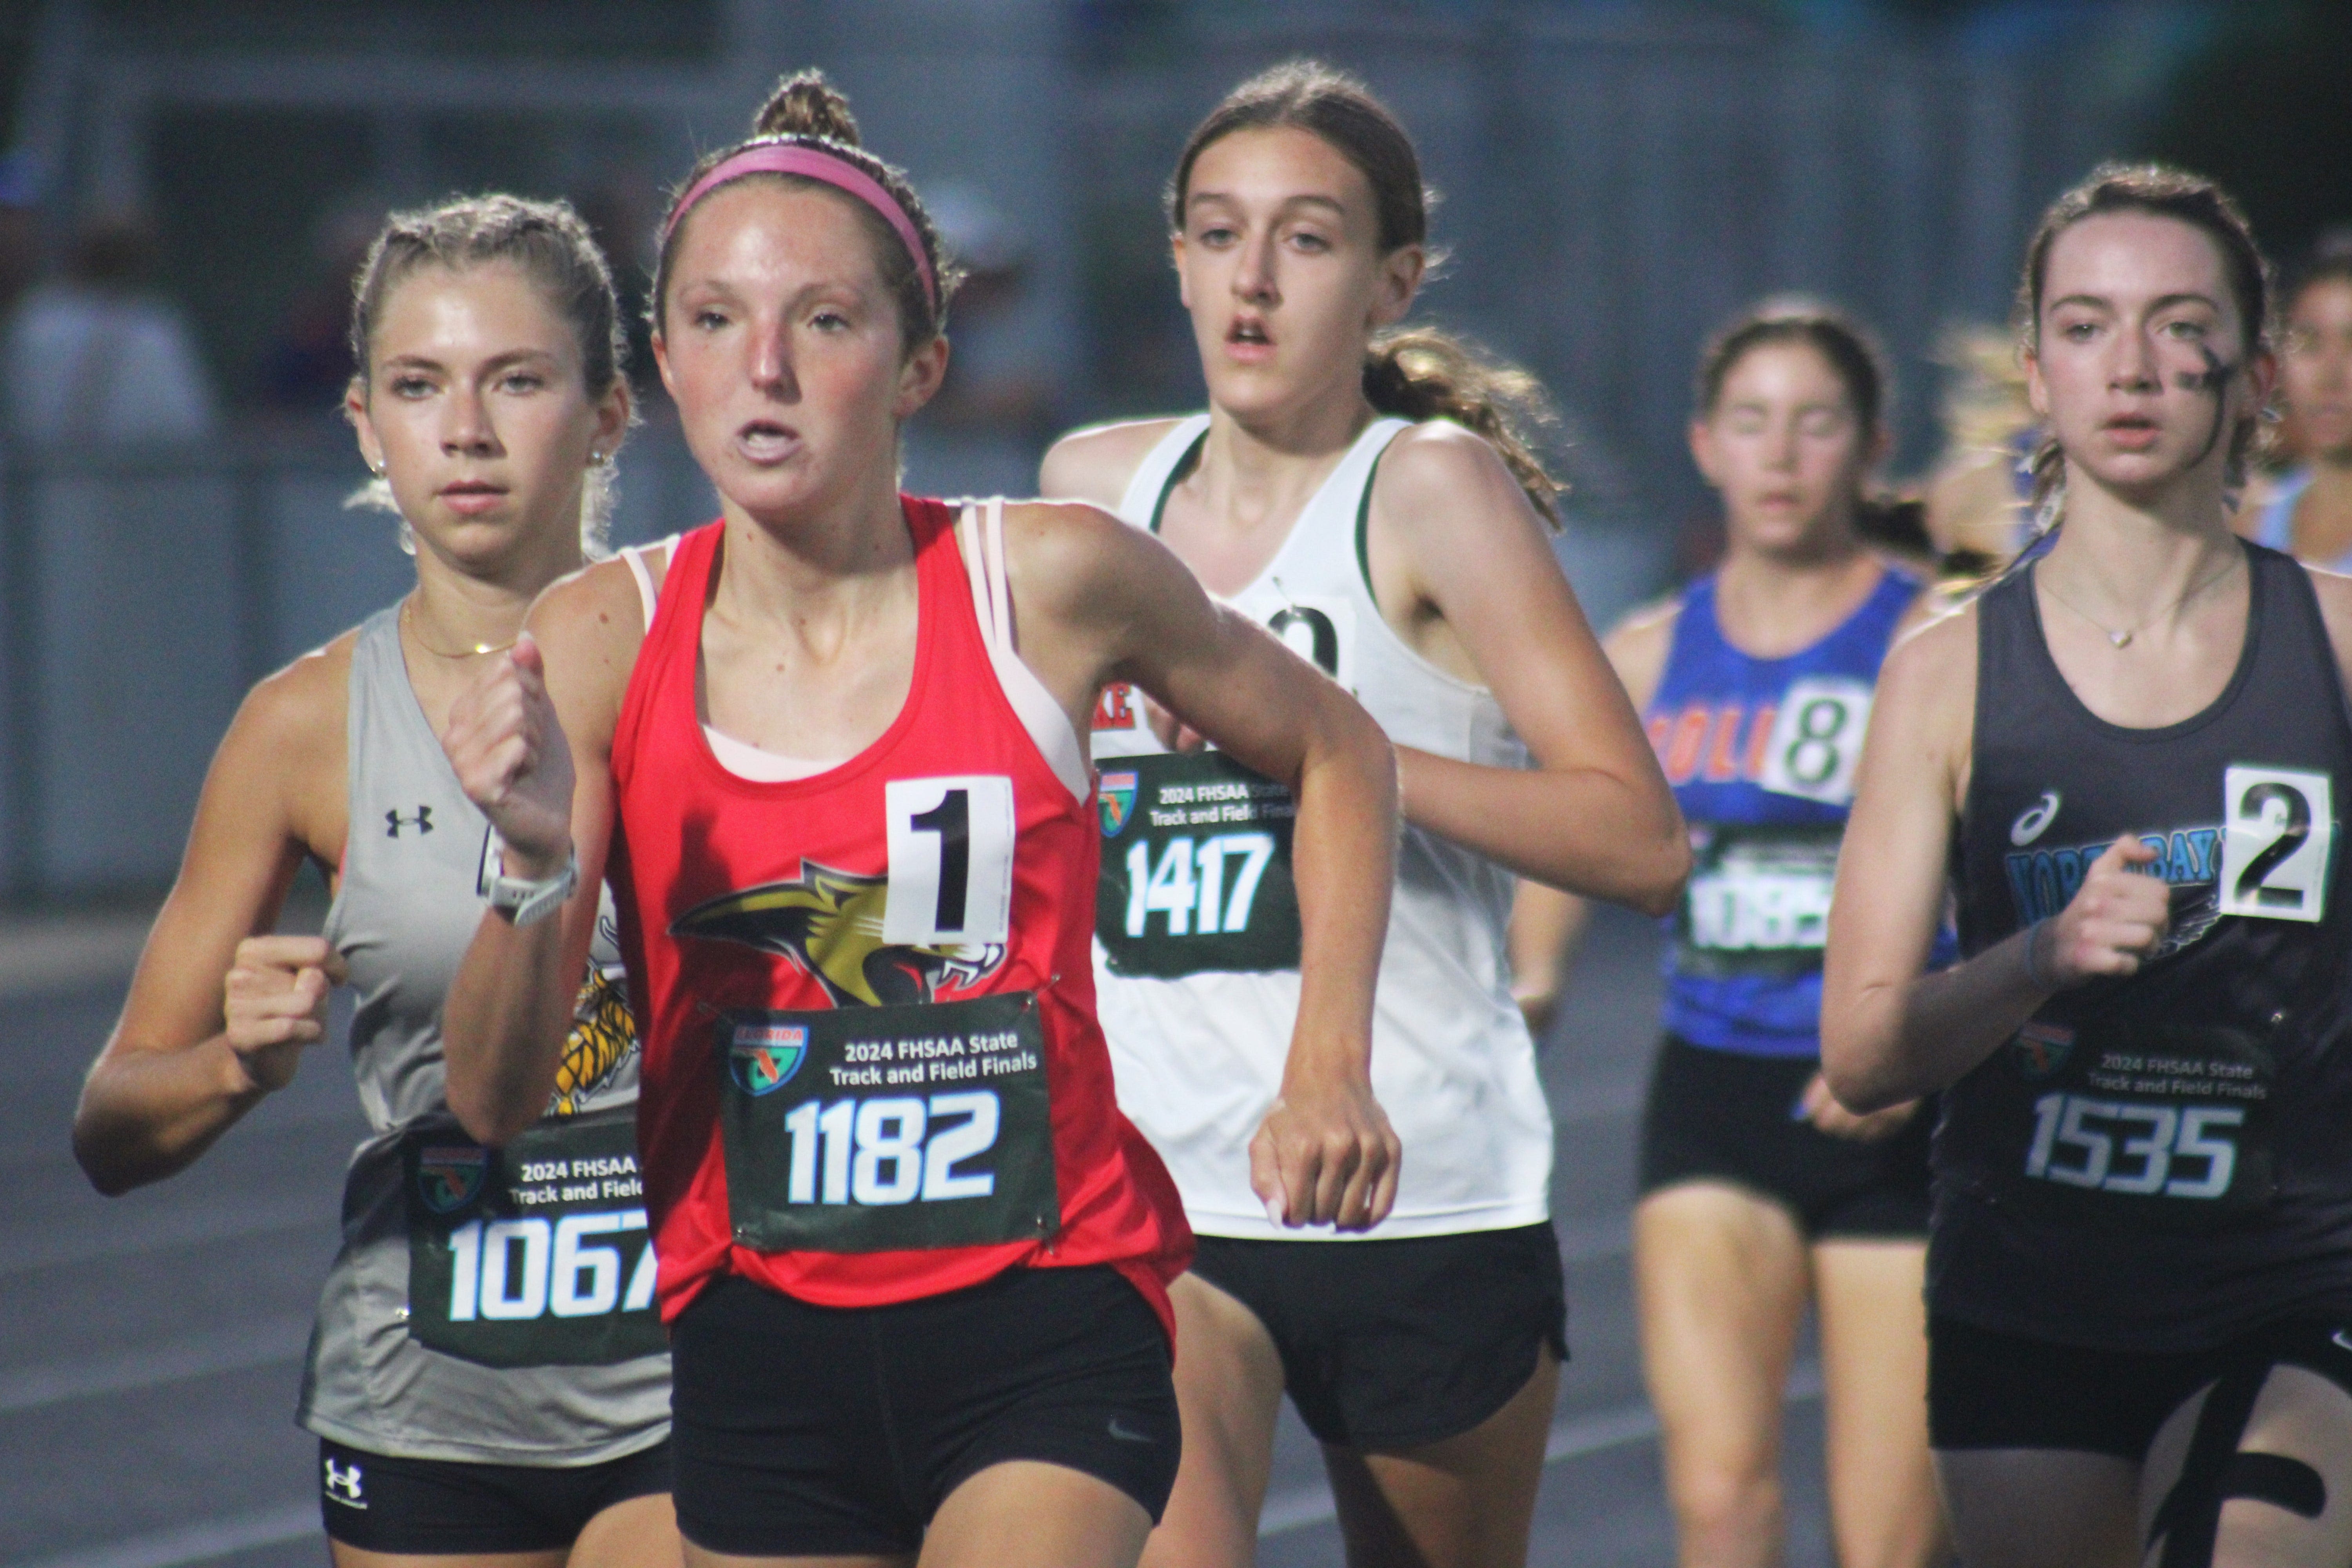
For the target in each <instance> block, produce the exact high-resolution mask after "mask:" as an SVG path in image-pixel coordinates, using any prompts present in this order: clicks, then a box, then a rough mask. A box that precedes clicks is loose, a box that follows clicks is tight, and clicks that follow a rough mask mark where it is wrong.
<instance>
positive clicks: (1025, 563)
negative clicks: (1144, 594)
mask: <svg viewBox="0 0 2352 1568" xmlns="http://www.w3.org/2000/svg"><path fill="white" fill-rule="evenodd" d="M1145 545H1154V546H1156V545H1157V541H1155V540H1153V539H1152V538H1151V536H1150V535H1149V534H1147V533H1144V532H1143V531H1141V530H1139V529H1134V528H1130V527H1129V526H1128V525H1127V524H1126V523H1124V522H1121V521H1119V520H1118V518H1116V517H1113V516H1112V515H1111V514H1110V513H1109V512H1108V511H1105V510H1103V509H1102V508H1100V507H1097V506H1089V505H1087V504H1085V503H1084V502H1080V501H1045V500H1041V501H1021V502H1017V503H1015V504H1013V505H1011V506H1008V507H1006V508H1005V509H1004V555H1005V568H1006V571H1007V572H1008V574H1010V576H1011V578H1012V580H1013V584H1014V586H1015V587H1016V588H1017V589H1018V590H1019V592H1020V595H1021V597H1022V599H1023V600H1024V601H1026V602H1027V603H1028V604H1030V605H1035V606H1037V607H1040V608H1044V609H1045V610H1047V611H1048V613H1051V614H1054V615H1055V616H1072V617H1074V618H1086V615H1087V611H1088V610H1089V609H1092V608H1100V609H1105V610H1108V608H1109V607H1110V606H1109V605H1108V604H1107V603H1105V600H1106V597H1107V596H1108V595H1116V592H1117V589H1118V584H1119V583H1120V581H1121V580H1122V578H1123V577H1124V576H1125V575H1126V573H1127V569H1128V568H1129V566H1130V565H1131V563H1132V561H1131V558H1132V555H1133V553H1134V552H1136V551H1137V550H1138V549H1139V548H1140V547H1142V546H1145Z"/></svg>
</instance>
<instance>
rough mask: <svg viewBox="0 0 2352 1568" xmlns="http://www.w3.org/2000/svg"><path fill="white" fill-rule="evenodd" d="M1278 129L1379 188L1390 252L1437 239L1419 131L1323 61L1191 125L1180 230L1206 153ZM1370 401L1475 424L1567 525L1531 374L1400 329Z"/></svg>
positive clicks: (1270, 80) (1384, 348) (1382, 344)
mask: <svg viewBox="0 0 2352 1568" xmlns="http://www.w3.org/2000/svg"><path fill="white" fill-rule="evenodd" d="M1274 126H1287V127H1289V128H1291V129H1293V130H1298V131H1304V132H1307V133H1308V134H1309V135H1312V136H1315V137H1317V138H1318V139H1319V140H1321V141H1322V142H1326V143H1328V145H1329V146H1330V147H1331V149H1332V150H1333V151H1334V152H1336V153H1339V155H1340V156H1341V157H1343V158H1345V159H1347V160H1348V162H1349V163H1352V164H1354V165H1355V166H1356V169H1357V172H1358V173H1360V174H1362V175H1363V176H1364V180H1365V183H1366V184H1370V186H1371V188H1372V204H1373V207H1374V210H1375V212H1376V214H1377V216H1378V218H1379V221H1380V241H1379V243H1380V247H1381V250H1382V251H1384V252H1386V251H1392V250H1395V249H1397V248H1398V247H1401V246H1406V245H1423V246H1425V245H1426V244H1427V243H1428V240H1429V207H1430V203H1431V202H1432V201H1433V199H1434V198H1433V197H1432V195H1430V192H1429V189H1428V187H1426V186H1425V185H1423V184H1422V183H1421V158H1420V155H1419V154H1418V153H1415V152H1414V151H1413V145H1412V138H1411V137H1410V136H1407V135H1406V134H1405V132H1404V127H1403V125H1402V124H1401V123H1399V122H1398V121H1397V118H1396V116H1395V115H1393V114H1391V113H1390V112H1389V109H1388V106H1387V105H1386V104H1384V103H1382V102H1381V100H1379V99H1377V98H1374V97H1373V96H1372V92H1371V89H1370V88H1368V87H1366V86H1365V85H1364V84H1363V83H1362V82H1360V81H1359V80H1357V79H1355V78H1354V77H1351V76H1349V75H1348V74H1346V73H1345V72H1343V71H1337V70H1333V69H1332V68H1330V67H1329V66H1327V65H1324V64H1322V63H1320V62H1319V61H1316V60H1291V61H1289V62H1287V63H1286V64H1284V65H1278V66H1276V67H1275V68H1272V69H1271V70H1265V71H1261V72H1259V73H1258V74H1257V75H1256V76H1254V77H1252V78H1250V79H1249V80H1247V81H1245V82H1244V83H1242V84H1241V86H1239V87H1237V88H1235V89H1234V90H1233V91H1231V92H1229V93H1227V94H1226V95H1225V98H1224V101H1223V102H1222V103H1220V104H1218V105H1217V107H1216V108H1214V109H1213V110H1210V111H1209V113H1208V116H1207V118H1205V119H1203V120H1202V121H1201V123H1200V124H1199V125H1197V126H1195V127H1194V128H1193V131H1192V135H1191V136H1190V137H1189V138H1187V139H1186V141H1185V142H1184V151H1183V152H1182V153H1181V154H1179V155H1178V157H1177V160H1176V173H1175V174H1174V176H1173V177H1172V178H1171V179H1170V180H1169V182H1168V192H1167V196H1168V221H1169V225H1170V226H1171V227H1173V228H1177V229H1181V228H1182V227H1183V226H1184V202H1185V198H1186V196H1187V195H1188V194H1189V193H1190V191H1191V189H1192V165H1193V164H1195V163H1198V162H1200V158H1201V154H1202V153H1205V152H1207V151H1208V150H1209V148H1210V147H1211V146H1212V145H1213V144H1214V143H1216V142H1222V141H1223V140H1224V139H1225V138H1226V137H1228V136H1231V135H1233V134H1234V132H1240V131H1259V130H1265V129H1268V128H1271V127H1274ZM1433 259H1434V258H1433ZM1364 397H1365V399H1366V400H1367V401H1368V402H1370V404H1371V405H1372V406H1373V407H1374V408H1376V409H1378V410H1380V412H1381V413H1382V414H1389V415H1394V416H1396V417H1398V418H1401V419H1412V420H1422V419H1450V420H1452V421H1454V423H1455V424H1456V425H1459V426H1463V427H1464V428H1465V429H1467V430H1473V431H1475V432H1476V433H1477V434H1478V435H1480V436H1481V437H1485V438H1486V442H1487V444H1488V445H1489V446H1491V447H1494V448H1495V450H1496V453H1497V454H1498V455H1499V456H1500V457H1501V458H1502V459H1503V461H1504V463H1505V464H1507V466H1508V467H1509V468H1510V470H1511V477H1512V478H1514V479H1517V480H1518V482H1519V488H1520V489H1523V490H1525V491H1527V494H1528V500H1530V501H1532V502H1533V503H1534V504H1535V509H1536V510H1537V511H1538V512H1539V513H1540V514H1542V516H1543V519H1544V521H1546V522H1549V524H1551V525H1552V526H1553V527H1554V528H1557V527H1559V493H1560V491H1561V490H1562V489H1565V488H1566V487H1565V486H1563V485H1562V484H1561V483H1560V482H1559V480H1557V479H1553V478H1552V477H1551V475H1550V474H1549V473H1547V472H1545V470H1544V466H1543V459H1542V458H1538V456H1537V455H1536V452H1535V448H1534V447H1533V446H1532V445H1531V444H1530V442H1529V440H1528V427H1529V426H1536V425H1549V424H1552V423H1554V422H1555V416H1554V415H1553V413H1552V408H1551V403H1550V400H1549V398H1548V397H1546V396H1545V395H1544V390H1543V385H1542V384H1541V383H1540V382H1538V381H1537V379H1536V378H1535V377H1534V376H1533V375H1530V374H1528V372H1526V371H1524V370H1521V369H1519V368H1518V367H1517V366H1516V365H1509V364H1505V363H1500V362H1499V361H1496V360H1492V359H1489V358H1487V357H1486V355H1485V354H1483V353H1479V352H1478V351H1477V350H1476V349H1475V348H1473V347H1472V346H1471V345H1469V344H1468V343H1465V342H1462V341H1461V340H1459V339H1457V338H1454V337H1453V336H1451V335H1449V334H1448V333H1445V332H1443V331H1438V330H1437V329H1436V328H1434V327H1405V328H1394V329H1391V330H1390V331H1385V332H1381V333H1378V334H1376V335H1375V336H1374V337H1373V339H1372V341H1371V344H1370V347H1369V348H1368V349H1367V350H1366V351H1365V353H1364Z"/></svg>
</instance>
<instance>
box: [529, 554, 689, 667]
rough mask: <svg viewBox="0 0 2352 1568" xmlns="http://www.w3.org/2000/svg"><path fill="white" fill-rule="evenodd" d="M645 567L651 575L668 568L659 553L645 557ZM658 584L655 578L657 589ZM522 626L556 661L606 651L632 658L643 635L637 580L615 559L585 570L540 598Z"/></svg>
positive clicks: (562, 579)
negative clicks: (625, 652) (569, 655)
mask: <svg viewBox="0 0 2352 1568" xmlns="http://www.w3.org/2000/svg"><path fill="white" fill-rule="evenodd" d="M663 564H666V563H665V562H664V561H663V559H662V554H661V552H654V551H649V552H646V567H647V569H648V570H649V571H651V570H654V569H655V568H656V566H659V565H663ZM659 580H660V579H659V576H658V575H656V584H658V583H659ZM526 624H527V625H528V626H530V635H531V636H532V637H536V638H538V639H539V643H540V646H541V647H543V648H546V649H547V650H548V651H549V652H550V653H551V654H553V655H556V656H558V657H561V656H562V655H563V654H567V653H572V654H583V655H593V654H595V653H599V652H603V651H604V650H606V649H607V648H625V649H626V650H628V651H629V652H631V653H634V652H635V649H636V646H637V644H638V643H639V642H641V641H643V640H644V638H645V635H646V621H645V609H644V606H643V604H642V602H641V600H640V598H639V595H638V593H637V579H636V574H635V573H633V572H631V571H630V570H629V566H628V563H626V562H625V561H623V560H621V559H620V558H619V557H617V556H615V557H614V559H612V560H610V561H598V562H594V563H591V564H589V565H586V566H583V567H582V568H581V569H580V570H579V571H577V572H574V573H572V574H569V575H568V576H563V577H559V578H557V579H556V580H555V581H554V582H552V583H551V584H548V585H547V586H546V588H545V589H543V590H542V591H541V594H540V595H539V602H538V603H537V604H535V605H531V607H530V619H529V621H528V622H527V623H526Z"/></svg>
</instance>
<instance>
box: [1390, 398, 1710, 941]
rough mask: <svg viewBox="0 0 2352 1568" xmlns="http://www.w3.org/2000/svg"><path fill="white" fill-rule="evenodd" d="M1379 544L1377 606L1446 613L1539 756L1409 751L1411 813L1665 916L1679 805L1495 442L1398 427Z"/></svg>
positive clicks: (1560, 881) (1681, 851) (1682, 868)
mask: <svg viewBox="0 0 2352 1568" xmlns="http://www.w3.org/2000/svg"><path fill="white" fill-rule="evenodd" d="M1370 554H1371V563H1372V576H1373V582H1374V584H1376V586H1377V587H1378V588H1379V590H1380V593H1381V603H1382V604H1383V605H1384V606H1386V605H1412V606H1413V610H1412V613H1413V614H1414V615H1416V616H1434V617H1437V618H1441V619H1443V621H1444V624H1445V626H1447V627H1448V628H1450V629H1451V631H1452V633H1453V635H1454V637H1455V638H1456V639H1458V640H1459V642H1460V643H1461V646H1462V647H1463V649H1464V650H1465V652H1466V653H1467V654H1468V656H1469V658H1470V660H1471V662H1472V663H1473V664H1474V665H1475V666H1476V668H1477V670H1478V673H1479V675H1480V677H1481V678H1482V679H1484V680H1485V681H1486V685H1487V687H1488V689H1491V690H1492V691H1493V692H1494V694H1495V698H1496V701H1498V702H1500V703H1501V704H1502V708H1503V711H1504V713H1505V714H1506V715H1507V716H1508V718H1509V719H1510V721H1511V724H1512V727H1513V728H1514V729H1516V730H1517V731H1518V733H1519V735H1520V737H1521V739H1523V740H1524V741H1525V742H1527V744H1528V750H1529V751H1530V752H1532V753H1533V754H1534V756H1535V760H1536V763H1537V764H1538V765H1537V767H1536V768H1535V769H1534V770H1532V771H1530V770H1526V769H1518V768H1491V767H1482V766H1479V765H1477V764H1475V763H1465V762H1458V761H1456V760H1454V759H1453V758H1450V757H1441V756H1437V755H1434V754H1433V753H1430V752H1422V751H1417V750H1414V749H1412V748H1410V747H1405V748H1400V750H1399V752H1398V757H1399V761H1400V763H1402V772H1403V781H1404V809H1405V816H1406V819H1407V820H1408V821H1410V822H1412V824H1413V825H1414V826H1417V827H1423V828H1426V829H1428V830H1429V831H1431V832H1433V833H1436V834H1439V835H1441V836H1443V837H1446V838H1450V839H1452V840H1453V841H1454V842H1455V843H1457V844H1460V845H1462V846H1464V847H1466V848H1469V849H1474V850H1475V851H1477V852H1478V853H1479V854H1481V855H1484V856H1486V858H1488V859H1490V860H1493V861H1495V862H1496V864H1498V865H1501V866H1505V867H1507V868H1509V869H1511V870H1513V871H1516V872H1517V873H1518V874H1519V875H1521V876H1523V877H1529V878H1533V879H1536V880H1538V881H1542V882H1548V883H1549V884H1551V885H1552V886H1554V887H1556V888H1560V889H1565V890H1567V891H1570V892H1575V893H1581V894H1585V895H1587V896H1590V897H1592V898H1600V899H1607V900H1610V901H1612V902H1614V903H1623V904H1630V905H1632V906H1633V908H1635V909H1638V910H1643V911H1644V912H1646V913H1649V914H1664V913H1665V912H1666V911H1667V910H1671V909H1672V908H1673V907H1674V904H1675V899H1677V898H1678V897H1679V896H1680V895H1681V892H1682V886H1683V881H1684V879H1685V878H1687V877H1688V876H1689V875H1690V839H1689V835H1688V833H1687V831H1686V830H1685V827H1684V826H1683V820H1682V814H1681V813H1680V812H1679V811H1677V810H1676V809H1675V801H1674V795H1672V793H1671V792H1670V791H1668V789H1667V788H1666V781H1665V776H1664V773H1661V772H1660V771H1659V769H1658V763H1657V759H1656V758H1655V757H1654V755H1652V753H1651V751H1650V745H1649V742H1648V740H1647V738H1646V737H1644V735H1643V732H1642V726H1641V721H1640V720H1639V719H1637V718H1636V717H1635V715H1634V704H1633V702H1632V701H1630V700H1628V699H1627V696H1626V692H1625V689H1624V688H1623V686H1622V685H1621V684H1620V682H1619V680H1618V678H1617V676H1616V674H1615V673H1614V672H1612V669H1611V668H1610V664H1609V660H1608V659H1607V658H1605V657H1604V656H1603V655H1602V653H1601V646H1600V644H1599V642H1598V641H1597V640H1596V639H1595V638H1594V637H1593V635H1592V629H1591V626H1589V625H1588V624H1587V623H1586V621H1585V619H1584V612H1583V610H1582V609H1581V608H1580V606H1579V605H1578V604H1577V602H1576V595H1575V594H1574V593H1573V592H1571V591H1570V588H1569V585H1568V580H1567V579H1566V578H1565V577H1564V576H1562V575H1561V574H1560V570H1559V563H1558V561H1557V560H1556V559H1554V557H1553V555H1552V552H1551V549H1550V546H1549V543H1548V542H1546V541H1545V539H1544V536H1543V532H1542V528H1541V525H1540V523H1539V522H1538V519H1537V518H1536V515H1535V510H1534V508H1533V507H1531V506H1530V505H1528V500H1527V498H1526V496H1525V495H1523V494H1522V493H1521V492H1520V490H1519V488H1518V485H1517V481H1516V480H1514V479H1512V478H1511V475H1510V471H1509V470H1508V469H1507V468H1505V467H1504V466H1503V463H1502V459H1501V458H1497V457H1496V455H1495V452H1494V449H1493V448H1492V447H1488V446H1487V445H1486V442H1484V441H1482V440H1480V439H1479V438H1478V437H1475V436H1473V435H1471V434H1469V433H1468V432H1466V431H1463V430H1458V429H1455V428H1454V427H1453V426H1442V425H1441V426H1422V427H1420V428H1417V429H1414V430H1410V431H1407V432H1405V433H1404V434H1403V435H1401V436H1399V437H1397V438H1396V441H1395V443H1394V444H1393V445H1392V446H1391V447H1390V448H1389V450H1388V452H1387V453H1386V454H1385V455H1384V456H1383V458H1382V459H1381V469H1380V474H1379V477H1378V479H1377V480H1376V482H1375V484H1374V488H1373V492H1372V510H1371V529H1370Z"/></svg>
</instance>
